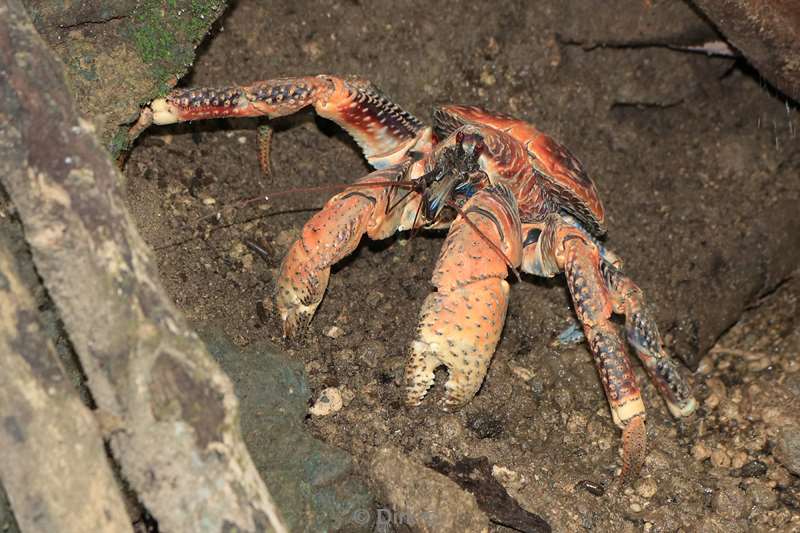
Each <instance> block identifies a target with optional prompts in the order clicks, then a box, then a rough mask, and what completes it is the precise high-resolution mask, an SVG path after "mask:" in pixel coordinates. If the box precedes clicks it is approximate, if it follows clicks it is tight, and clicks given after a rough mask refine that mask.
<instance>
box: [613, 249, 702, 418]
mask: <svg viewBox="0 0 800 533" xmlns="http://www.w3.org/2000/svg"><path fill="white" fill-rule="evenodd" d="M601 270H602V272H603V276H604V278H605V280H606V285H607V287H608V288H609V290H610V291H611V296H612V299H613V302H614V312H616V313H619V314H624V315H625V329H626V331H627V336H628V342H629V343H630V344H631V346H633V347H634V349H635V350H636V354H637V355H638V356H639V359H640V360H641V361H642V364H643V365H644V367H645V369H646V370H647V373H648V375H649V376H650V379H652V380H653V383H655V385H656V388H657V389H658V391H659V392H660V393H661V396H662V397H663V398H664V400H665V401H666V402H667V407H668V408H669V410H670V412H671V413H672V415H673V416H674V417H676V418H678V417H682V416H689V415H691V414H692V413H693V412H694V410H695V408H696V407H697V403H696V402H695V400H694V398H693V397H692V395H691V392H690V390H689V386H688V384H687V383H686V381H685V380H684V379H683V377H682V376H681V375H680V373H679V372H678V365H677V364H676V363H675V360H674V359H672V358H671V357H670V356H669V354H668V353H667V352H666V350H665V349H664V343H663V341H662V340H661V335H660V334H659V332H658V327H657V326H656V323H655V321H654V320H653V318H652V316H651V315H650V312H649V310H648V309H647V306H646V305H645V302H644V295H643V294H642V290H641V289H640V288H639V287H638V286H636V284H635V283H634V282H633V281H631V279H630V278H628V277H627V276H625V275H624V274H623V273H622V272H621V271H620V270H619V269H618V268H616V267H614V266H612V265H610V264H608V263H605V262H603V263H602V264H601Z"/></svg>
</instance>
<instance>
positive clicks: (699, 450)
mask: <svg viewBox="0 0 800 533" xmlns="http://www.w3.org/2000/svg"><path fill="white" fill-rule="evenodd" d="M692 456H693V457H694V458H695V459H696V460H697V461H705V460H706V459H708V458H709V457H711V450H709V449H708V446H706V445H705V444H704V443H702V442H698V443H697V444H695V445H694V446H692Z"/></svg>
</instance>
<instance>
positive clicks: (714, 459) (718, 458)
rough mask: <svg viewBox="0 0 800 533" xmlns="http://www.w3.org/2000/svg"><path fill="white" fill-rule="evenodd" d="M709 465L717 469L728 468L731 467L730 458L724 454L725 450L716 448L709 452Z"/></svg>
mask: <svg viewBox="0 0 800 533" xmlns="http://www.w3.org/2000/svg"><path fill="white" fill-rule="evenodd" d="M711 464H713V465H714V466H716V467H719V468H728V467H729V466H731V458H730V457H728V454H727V453H725V450H723V449H721V448H717V449H716V450H714V451H713V452H711Z"/></svg>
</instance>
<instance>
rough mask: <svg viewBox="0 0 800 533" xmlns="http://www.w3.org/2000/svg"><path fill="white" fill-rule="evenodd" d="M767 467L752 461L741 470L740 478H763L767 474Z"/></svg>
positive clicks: (759, 462)
mask: <svg viewBox="0 0 800 533" xmlns="http://www.w3.org/2000/svg"><path fill="white" fill-rule="evenodd" d="M767 470H768V469H767V465H766V464H764V463H763V462H761V461H757V460H756V461H750V462H749V463H745V464H744V465H742V467H741V468H740V469H739V476H740V477H762V476H764V475H765V474H766V473H767Z"/></svg>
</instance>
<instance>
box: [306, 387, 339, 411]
mask: <svg viewBox="0 0 800 533" xmlns="http://www.w3.org/2000/svg"><path fill="white" fill-rule="evenodd" d="M343 405H344V402H343V401H342V394H341V392H339V389H337V388H336V387H328V388H327V389H324V390H323V391H322V392H321V393H320V395H319V398H318V399H317V401H316V402H314V405H312V406H311V409H309V410H308V412H309V413H311V414H312V415H313V416H326V415H329V414H331V413H335V412H337V411H341V409H342V406H343Z"/></svg>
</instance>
